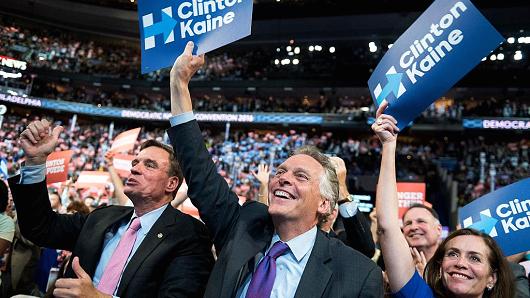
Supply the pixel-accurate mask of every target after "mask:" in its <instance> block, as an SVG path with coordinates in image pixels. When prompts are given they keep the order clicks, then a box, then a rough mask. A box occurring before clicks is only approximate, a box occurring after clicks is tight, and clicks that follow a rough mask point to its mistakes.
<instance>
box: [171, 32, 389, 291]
mask: <svg viewBox="0 0 530 298" xmlns="http://www.w3.org/2000/svg"><path fill="white" fill-rule="evenodd" d="M192 50H193V43H191V42H189V43H188V44H187V46H186V49H185V51H184V53H183V54H182V55H181V56H180V57H179V58H178V59H177V61H176V62H175V64H174V66H173V69H172V70H171V86H170V87H171V111H172V115H173V117H172V118H171V119H170V122H171V125H172V127H171V129H169V130H168V134H169V137H170V139H171V141H172V145H173V147H174V150H175V152H176V154H177V157H178V158H179V160H180V162H181V165H182V167H183V172H184V176H185V179H186V182H187V183H188V187H189V188H188V196H189V197H190V198H191V200H192V202H193V204H194V205H195V206H196V207H197V208H198V209H199V213H200V216H201V218H202V219H203V220H204V222H205V223H206V226H207V227H208V229H209V231H210V233H211V235H212V236H213V239H214V244H215V248H216V250H217V253H218V259H217V263H216V264H215V266H214V269H213V271H212V274H211V276H210V279H209V281H208V286H207V289H206V294H205V297H238V298H239V297H252V298H258V297H303V298H308V297H309V298H310V297H381V296H382V293H383V285H382V274H381V270H380V269H379V268H378V267H377V266H376V265H375V263H373V262H372V261H371V260H369V259H368V258H366V257H365V256H363V255H362V254H361V253H359V252H357V251H354V250H353V249H351V248H349V247H347V246H345V245H344V244H343V243H341V242H340V241H338V240H337V239H331V238H329V237H328V236H327V235H326V234H325V233H323V232H321V231H319V229H318V228H317V227H316V225H317V222H318V219H319V218H320V217H321V216H326V215H327V214H329V212H330V210H332V209H333V207H334V204H335V203H336V202H337V198H338V182H337V176H336V173H335V170H334V168H333V165H332V164H331V162H330V161H329V158H328V157H327V156H325V155H323V154H321V153H320V152H318V151H317V150H316V149H314V148H304V149H301V150H299V151H298V152H297V154H295V155H293V156H292V157H290V158H288V159H287V160H286V161H285V162H284V163H282V164H281V165H280V166H279V167H278V168H277V170H276V174H275V176H273V177H272V178H271V181H270V183H269V200H270V205H269V207H268V208H267V206H265V205H264V204H261V203H258V202H255V201H254V202H249V203H246V204H245V205H243V206H239V204H238V198H237V196H236V195H235V194H234V193H233V192H231V191H230V189H229V187H228V185H227V184H226V182H225V181H224V179H223V178H222V177H221V176H220V175H218V174H217V172H216V168H215V165H214V164H213V162H212V160H211V157H210V155H209V154H208V151H207V150H206V148H205V146H204V140H203V138H202V137H201V131H200V129H199V126H198V124H197V122H196V121H195V120H194V116H193V112H192V103H191V96H190V93H189V89H188V83H189V81H190V79H191V77H192V76H193V75H194V73H195V72H196V71H197V70H198V69H199V68H200V67H201V66H202V65H203V63H204V56H193V55H192Z"/></svg>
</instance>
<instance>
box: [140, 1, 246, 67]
mask: <svg viewBox="0 0 530 298" xmlns="http://www.w3.org/2000/svg"><path fill="white" fill-rule="evenodd" d="M252 6H253V0H184V1H182V0H140V1H139V2H138V18H139V23H140V43H141V49H142V73H147V72H151V71H155V70H158V69H160V68H164V67H168V66H171V65H173V63H174V62H175V60H176V59H177V57H178V56H179V55H180V54H181V53H182V51H183V50H184V47H185V45H186V43H187V42H188V41H190V40H191V41H193V42H194V43H195V45H196V48H195V49H194V54H203V53H206V52H209V51H211V50H214V49H217V48H219V47H222V46H224V45H226V44H229V43H231V42H234V41H236V40H238V39H241V38H243V37H246V36H248V35H250V29H251V26H252Z"/></svg>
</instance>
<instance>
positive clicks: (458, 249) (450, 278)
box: [441, 235, 497, 297]
mask: <svg viewBox="0 0 530 298" xmlns="http://www.w3.org/2000/svg"><path fill="white" fill-rule="evenodd" d="M445 247H446V250H445V253H444V258H443V261H442V269H441V270H442V282H443V284H444V286H445V288H446V289H447V290H448V291H449V292H450V293H452V294H453V295H454V296H455V297H481V296H482V294H483V293H484V291H485V289H486V288H487V287H493V286H494V285H495V283H496V282H497V275H496V274H495V273H494V272H492V269H491V264H490V262H489V254H490V251H489V248H488V246H487V245H486V243H484V240H482V238H480V237H479V236H474V235H462V236H457V237H455V238H453V239H451V240H450V241H449V242H448V243H447V245H446V246H445Z"/></svg>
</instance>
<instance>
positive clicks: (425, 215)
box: [403, 204, 442, 262]
mask: <svg viewBox="0 0 530 298" xmlns="http://www.w3.org/2000/svg"><path fill="white" fill-rule="evenodd" d="M403 234H404V235H405V238H406V239H407V243H408V244H409V246H410V247H415V248H416V249H418V251H420V252H423V253H424V254H425V258H426V260H427V262H428V261H429V260H430V259H431V258H432V256H433V255H434V252H435V251H436V249H437V248H438V245H439V241H440V236H441V234H442V225H441V224H440V221H439V219H438V213H436V211H434V209H432V208H429V207H427V206H425V205H421V204H417V205H412V206H411V207H410V208H409V209H407V211H406V212H405V213H404V214H403Z"/></svg>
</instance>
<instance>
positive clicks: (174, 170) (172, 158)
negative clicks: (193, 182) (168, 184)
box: [140, 140, 184, 196]
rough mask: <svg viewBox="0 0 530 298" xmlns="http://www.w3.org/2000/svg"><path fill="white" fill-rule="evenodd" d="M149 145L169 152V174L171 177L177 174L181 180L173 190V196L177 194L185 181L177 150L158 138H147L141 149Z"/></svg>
mask: <svg viewBox="0 0 530 298" xmlns="http://www.w3.org/2000/svg"><path fill="white" fill-rule="evenodd" d="M149 147H158V148H161V149H163V150H164V151H166V152H167V153H169V171H168V173H167V174H168V175H169V177H172V176H176V177H177V178H178V180H179V182H178V185H177V188H176V189H175V191H174V192H173V196H175V195H176V194H177V192H178V190H179V188H180V186H181V185H182V182H183V181H184V174H183V173H182V169H181V168H180V164H179V162H178V160H177V156H176V155H175V151H173V148H172V147H171V146H169V145H166V144H164V143H161V142H159V141H157V140H147V141H145V142H143V143H142V145H141V146H140V151H142V150H144V149H146V148H149Z"/></svg>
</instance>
